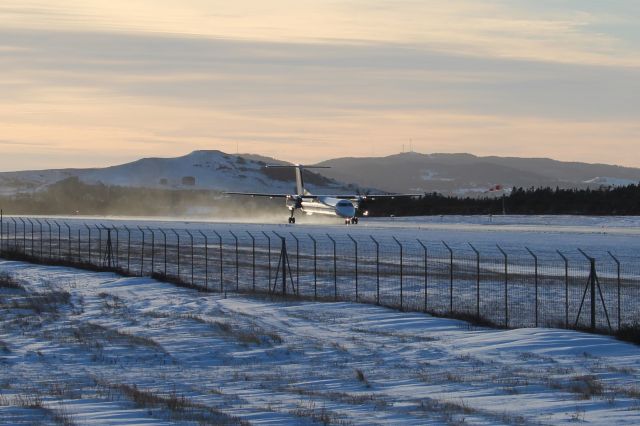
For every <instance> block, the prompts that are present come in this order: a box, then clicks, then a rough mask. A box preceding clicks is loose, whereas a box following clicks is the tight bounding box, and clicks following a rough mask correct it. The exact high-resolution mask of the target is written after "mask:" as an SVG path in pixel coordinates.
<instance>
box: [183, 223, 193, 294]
mask: <svg viewBox="0 0 640 426" xmlns="http://www.w3.org/2000/svg"><path fill="white" fill-rule="evenodd" d="M184 231H185V232H186V233H187V235H189V238H190V239H191V285H193V282H194V281H193V263H194V261H193V234H191V232H189V230H188V229H185V230H184Z"/></svg>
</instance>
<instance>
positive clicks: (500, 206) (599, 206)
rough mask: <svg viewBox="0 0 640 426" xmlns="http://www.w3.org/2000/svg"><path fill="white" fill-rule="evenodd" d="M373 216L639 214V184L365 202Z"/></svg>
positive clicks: (427, 195)
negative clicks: (480, 195) (473, 196)
mask: <svg viewBox="0 0 640 426" xmlns="http://www.w3.org/2000/svg"><path fill="white" fill-rule="evenodd" d="M361 209H362V210H363V211H364V210H367V211H368V212H369V215H371V216H390V215H395V216H426V215H447V214H456V215H478V214H483V215H486V214H493V215H497V214H502V213H503V212H505V213H506V214H520V215H533V214H537V215H602V216H609V215H619V216H633V215H640V185H628V186H624V187H602V188H599V189H562V188H555V189H553V188H533V187H532V188H527V189H525V188H513V189H512V190H511V192H510V193H506V194H504V195H503V196H500V195H496V194H495V193H493V194H492V195H491V196H484V197H477V198H472V197H456V196H446V195H442V194H439V193H430V194H424V196H422V197H420V198H416V199H407V198H405V199H402V198H397V199H384V198H383V199H378V200H374V201H366V202H365V203H364V204H363V205H362V206H361Z"/></svg>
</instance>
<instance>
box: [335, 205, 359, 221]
mask: <svg viewBox="0 0 640 426" xmlns="http://www.w3.org/2000/svg"><path fill="white" fill-rule="evenodd" d="M336 214H337V215H338V216H340V217H349V218H350V217H354V216H355V215H356V208H355V207H354V206H353V204H351V203H348V204H347V203H341V204H338V205H337V206H336Z"/></svg>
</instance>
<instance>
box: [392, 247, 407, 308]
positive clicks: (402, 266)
mask: <svg viewBox="0 0 640 426" xmlns="http://www.w3.org/2000/svg"><path fill="white" fill-rule="evenodd" d="M392 238H393V239H394V241H395V242H396V244H398V246H400V310H401V311H402V310H403V309H404V306H403V297H402V296H403V291H402V290H403V281H404V277H403V273H404V261H403V257H404V256H403V254H404V253H403V252H404V248H403V247H402V243H401V242H400V241H398V239H397V238H396V237H392Z"/></svg>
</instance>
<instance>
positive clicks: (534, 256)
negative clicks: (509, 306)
mask: <svg viewBox="0 0 640 426" xmlns="http://www.w3.org/2000/svg"><path fill="white" fill-rule="evenodd" d="M525 249H527V251H528V252H529V254H530V255H531V256H533V262H534V268H535V269H534V272H533V279H534V283H535V289H536V300H535V309H536V314H535V318H536V327H538V256H536V255H535V254H534V253H533V252H532V251H531V250H529V247H525Z"/></svg>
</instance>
